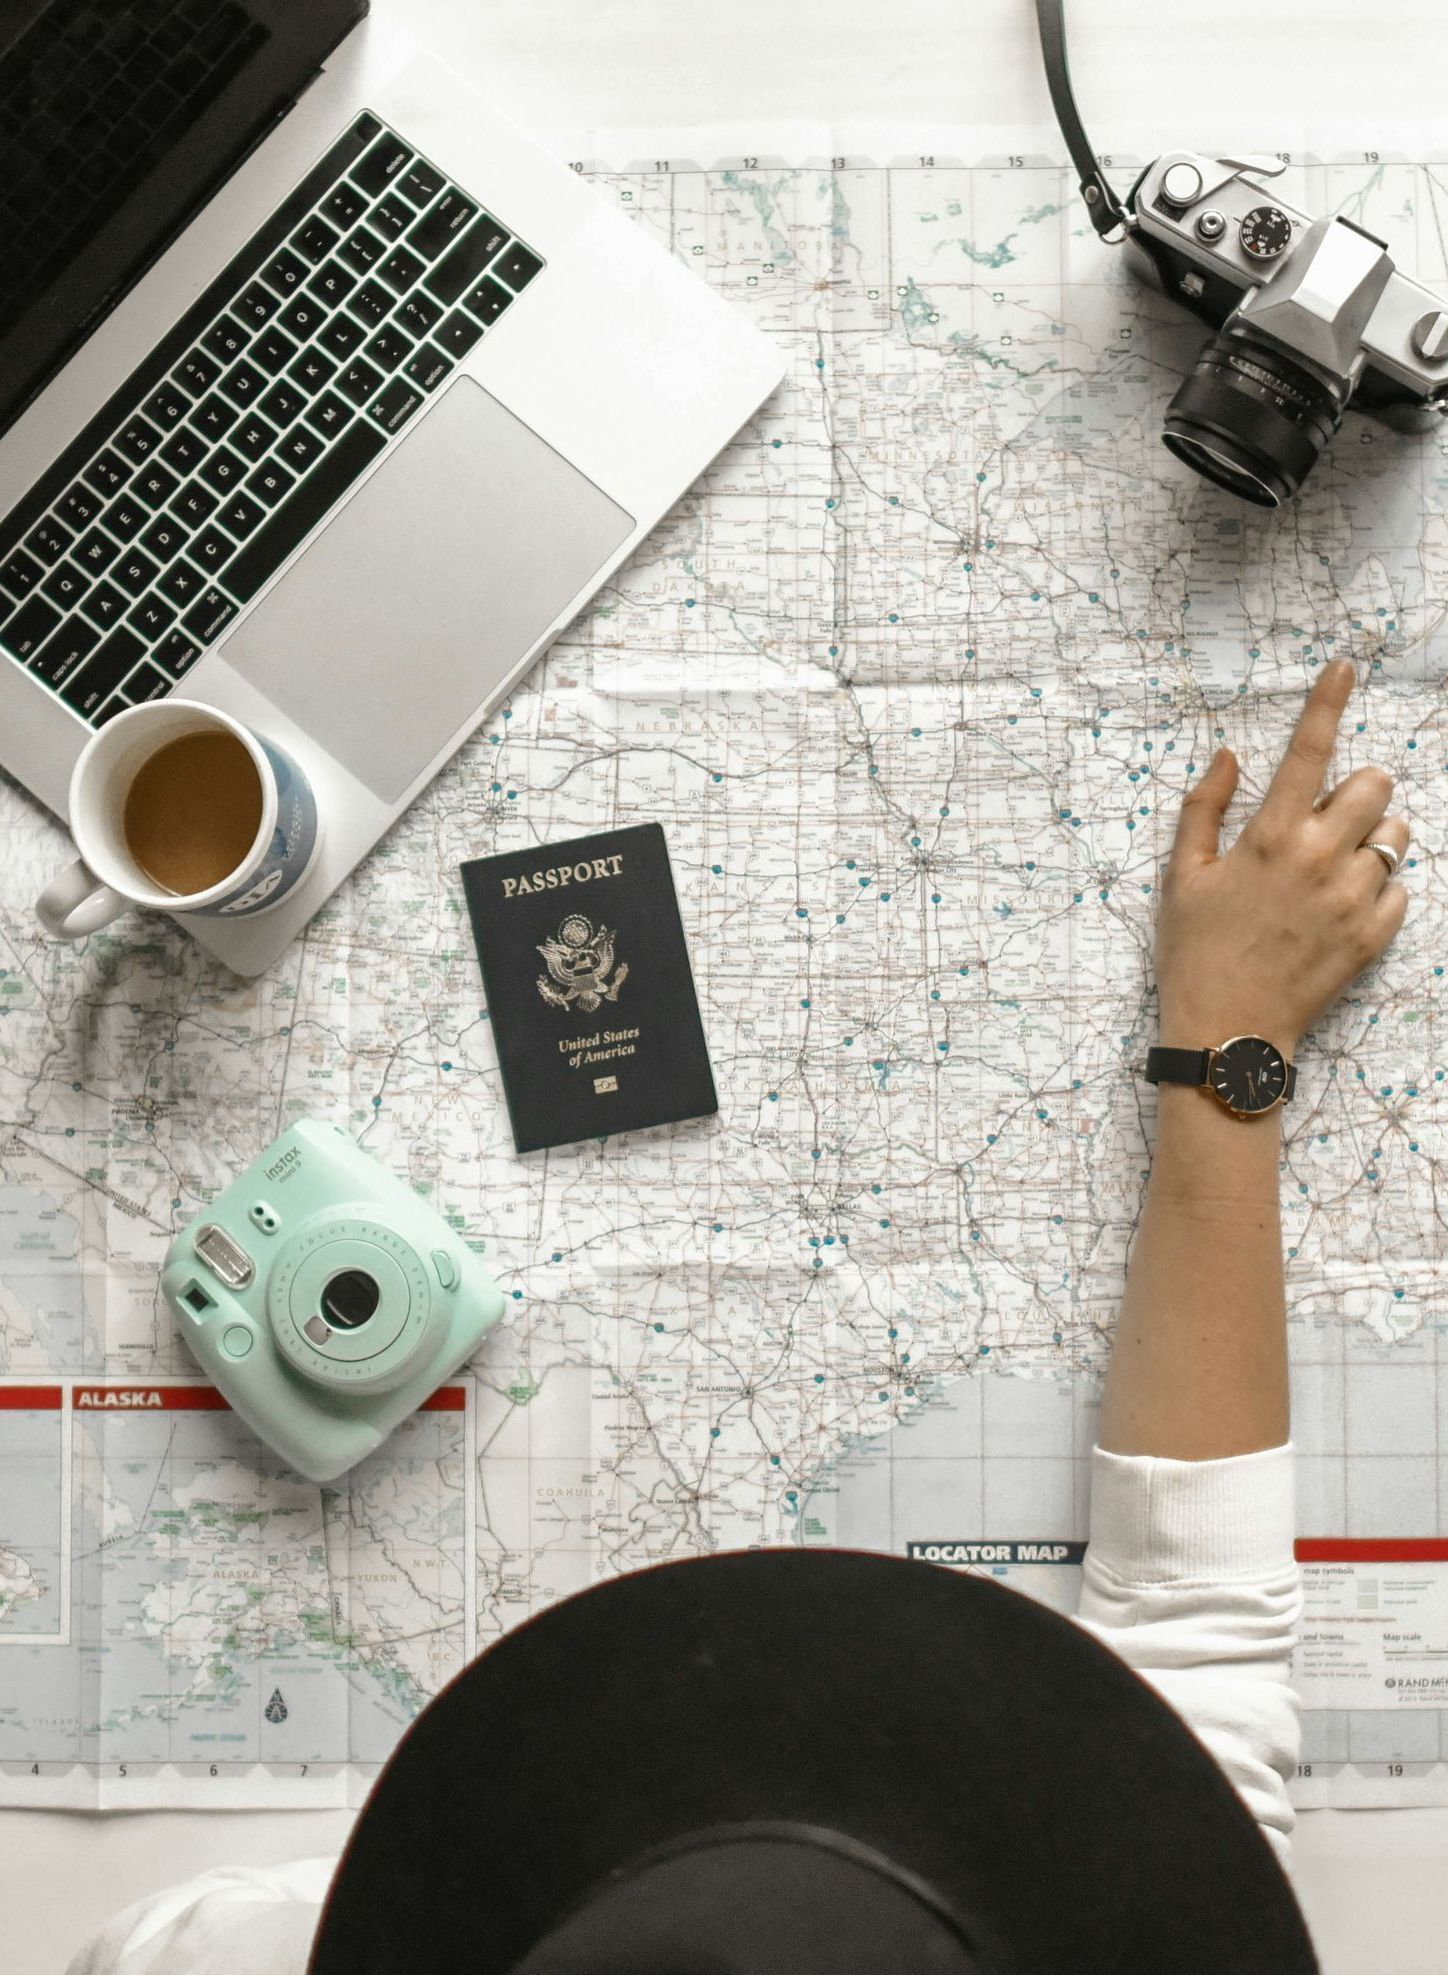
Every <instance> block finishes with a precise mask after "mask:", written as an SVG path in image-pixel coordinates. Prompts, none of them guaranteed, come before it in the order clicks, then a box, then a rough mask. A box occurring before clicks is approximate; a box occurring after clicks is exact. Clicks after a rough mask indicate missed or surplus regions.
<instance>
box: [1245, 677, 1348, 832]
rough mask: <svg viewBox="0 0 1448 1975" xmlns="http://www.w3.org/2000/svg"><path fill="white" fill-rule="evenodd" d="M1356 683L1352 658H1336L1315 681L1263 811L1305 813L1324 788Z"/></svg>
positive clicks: (1263, 802)
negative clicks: (1325, 778)
mask: <svg viewBox="0 0 1448 1975" xmlns="http://www.w3.org/2000/svg"><path fill="white" fill-rule="evenodd" d="M1354 684H1355V673H1354V670H1353V665H1352V661H1351V660H1350V659H1346V658H1336V659H1334V660H1333V662H1332V664H1331V665H1329V666H1328V667H1327V668H1326V670H1325V671H1324V672H1322V673H1321V674H1320V675H1319V676H1318V678H1317V679H1316V680H1315V681H1314V682H1313V687H1312V691H1311V692H1310V693H1309V694H1308V696H1307V704H1306V706H1305V707H1303V709H1302V714H1301V717H1300V719H1299V720H1298V722H1297V725H1296V727H1295V728H1294V729H1293V731H1292V738H1291V740H1290V741H1289V742H1288V743H1287V751H1286V753H1285V754H1284V755H1283V757H1282V760H1281V762H1280V763H1279V764H1278V768H1277V773H1276V774H1275V775H1274V776H1273V777H1272V782H1271V786H1270V787H1269V788H1268V790H1267V793H1266V795H1265V796H1264V797H1263V798H1262V812H1261V813H1262V814H1264V815H1266V814H1270V813H1271V812H1273V811H1278V812H1281V813H1283V814H1287V815H1306V814H1307V812H1308V811H1309V810H1310V809H1311V808H1312V805H1313V803H1314V802H1315V801H1316V799H1317V797H1318V795H1319V793H1320V792H1321V789H1322V778H1323V776H1324V775H1325V774H1326V773H1327V764H1328V762H1329V761H1331V759H1332V750H1333V746H1334V744H1335V743H1336V741H1337V729H1338V722H1339V721H1340V720H1341V719H1342V712H1343V708H1344V707H1345V706H1346V705H1347V703H1348V699H1349V696H1350V695H1351V693H1352V689H1353V686H1354Z"/></svg>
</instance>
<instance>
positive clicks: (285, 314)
mask: <svg viewBox="0 0 1448 1975" xmlns="http://www.w3.org/2000/svg"><path fill="white" fill-rule="evenodd" d="M327 314H328V311H327V304H326V303H325V302H319V301H317V300H316V298H315V297H314V296H312V295H296V296H294V297H293V298H292V300H291V301H290V302H288V304H287V306H286V307H285V308H284V309H283V310H282V312H281V314H280V315H279V316H278V317H277V321H278V322H279V323H280V324H281V326H282V328H283V329H285V330H286V332H287V334H288V335H289V336H295V337H296V339H297V341H298V342H299V343H305V342H306V340H307V338H308V337H309V336H315V335H316V333H317V331H318V330H319V329H320V328H321V326H322V324H323V323H324V322H325V321H326V320H327Z"/></svg>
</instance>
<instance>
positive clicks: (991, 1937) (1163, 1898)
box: [310, 1550, 1317, 1975]
mask: <svg viewBox="0 0 1448 1975" xmlns="http://www.w3.org/2000/svg"><path fill="white" fill-rule="evenodd" d="M1316 1968H1317V1962H1316V1958H1315V1956H1314V1954H1313V1951H1312V1947H1311V1944H1310V1942H1309V1939H1308V1935H1307V1930H1306V1927H1305V1925H1304V1923H1303V1920H1302V1916H1301V1913H1300V1911H1299V1909H1298V1906H1297V1903H1296V1900H1295V1899H1294V1897H1293V1894H1292V1891H1291V1888H1290V1886H1289V1884H1288V1882H1287V1880H1286V1878H1285V1876H1284V1875H1283V1873H1282V1870H1281V1868H1280V1866H1279V1865H1278V1863H1277V1860H1276V1858H1275V1856H1274V1855H1273V1853H1272V1850H1271V1848H1270V1847H1269V1845H1268V1844H1267V1842H1266V1840H1265V1839H1264V1838H1263V1836H1262V1834H1261V1832H1260V1831H1259V1830H1258V1829H1257V1827H1256V1825H1255V1824H1254V1822H1253V1820H1252V1818H1251V1816H1250V1814H1249V1813H1248V1811H1247V1810H1246V1808H1245V1807H1244V1805H1243V1804H1242V1803H1241V1801H1240V1800H1239V1798H1238V1797H1237V1795H1236V1793H1235V1791H1234V1790H1233V1789H1232V1787H1231V1785H1230V1784H1229V1783H1228V1781H1227V1779H1226V1777H1225V1775H1224V1774H1223V1773H1222V1771H1221V1770H1220V1768H1219V1767H1218V1766H1217V1764H1216V1762H1215V1761H1214V1760H1213V1758H1212V1757H1211V1756H1210V1755H1209V1754H1208V1753H1207V1752H1206V1750H1205V1749H1203V1748H1202V1746H1201V1744H1200V1743H1199V1742H1198V1741H1197V1740H1196V1738H1195V1737H1194V1736H1193V1735H1192V1734H1191V1733H1190V1731H1189V1730H1188V1729H1187V1728H1186V1726H1185V1725H1184V1724H1183V1723H1182V1721H1181V1720H1180V1719H1179V1718H1178V1717H1177V1716H1176V1715H1175V1714H1174V1713H1173V1711H1172V1710H1171V1709H1170V1708H1169V1707H1168V1706H1167V1705H1166V1704H1165V1702H1163V1701H1162V1700H1161V1699H1160V1698H1159V1697H1158V1696H1157V1695H1156V1694H1155V1693H1154V1692H1153V1691H1152V1690H1151V1689H1150V1688H1149V1687H1148V1686H1147V1685H1146V1683H1145V1682H1144V1681H1142V1680H1140V1679H1139V1678H1138V1677H1137V1676H1136V1675H1135V1674H1134V1673H1132V1672H1131V1670H1130V1669H1129V1668H1128V1667H1127V1666H1125V1665H1124V1664H1123V1663H1122V1662H1121V1661H1120V1660H1119V1659H1117V1658H1116V1656H1115V1655H1114V1654H1113V1653H1111V1652H1110V1651H1109V1650H1108V1649H1107V1648H1106V1647H1104V1646H1102V1645H1100V1644H1099V1643H1098V1642H1097V1641H1096V1640H1095V1639H1093V1638H1092V1637H1091V1636H1090V1635H1089V1634H1087V1633H1085V1632H1083V1631H1082V1630H1081V1629H1080V1628H1079V1627H1077V1626H1075V1625H1073V1624H1072V1623H1071V1621H1070V1620H1069V1619H1066V1618H1063V1617H1061V1616H1060V1615H1059V1614H1058V1613H1056V1612H1053V1611H1050V1610H1048V1609H1047V1608H1046V1607H1045V1606H1043V1605H1039V1604H1037V1603H1035V1602H1034V1601H1032V1600H1030V1599H1028V1598H1026V1597H1023V1596H1022V1595H1021V1594H1020V1593H1018V1592H1014V1591H1010V1590H1007V1589H1006V1588H1005V1587H1003V1586H1001V1585H998V1584H994V1583H992V1582H990V1581H989V1580H986V1579H981V1578H974V1577H963V1576H958V1575H956V1574H954V1573H953V1572H950V1571H947V1570H944V1569H940V1568H936V1567H934V1566H931V1565H926V1564H919V1563H907V1562H905V1561H903V1560H901V1559H895V1558H889V1557H883V1556H873V1555H865V1554H862V1553H859V1552H856V1551H840V1550H824V1551H821V1550H766V1551H757V1552H746V1553H741V1554H737V1555H726V1556H720V1557H713V1558H707V1559H700V1560H695V1561H690V1562H686V1563H677V1564H664V1565H660V1566H658V1567H657V1568H654V1569H651V1570H645V1571H640V1572H638V1573H636V1574H634V1575H632V1576H628V1577H621V1578H617V1579H613V1580H611V1581H609V1582H608V1583H605V1584H602V1585H600V1586H598V1587H597V1588H595V1589H593V1590H589V1591H584V1592H580V1593H579V1594H578V1595H577V1596H575V1597H572V1598H569V1599H567V1600H565V1601H564V1602H563V1603H561V1604H559V1605H555V1606H553V1607H552V1608H551V1609H550V1610H548V1611H546V1612H544V1613H543V1614H542V1615H541V1616H539V1617H537V1618H535V1619H532V1620H530V1621H529V1622H528V1623H527V1624H525V1625H522V1626H520V1627H518V1629H517V1630H516V1631H514V1632H511V1633H509V1634H508V1635H507V1636H506V1637H505V1638H503V1639H502V1640H500V1641H499V1642H498V1644H496V1645H495V1646H493V1647H492V1648H491V1649H490V1650H489V1651H488V1652H486V1653H484V1654H483V1655H482V1657H481V1658H480V1659H478V1660H476V1661H474V1663H473V1664H472V1665H471V1666H469V1667H468V1668H467V1669H466V1670H465V1671H464V1672H463V1673H461V1674H460V1675H459V1676H458V1678H457V1679H456V1680H454V1681H453V1682H452V1684H451V1685H450V1686H449V1687H448V1688H447V1689H446V1690H445V1691H444V1692H443V1693H441V1694H440V1695H439V1696H438V1697H437V1699H436V1700H435V1701H433V1703H432V1704H431V1706H429V1707H428V1708H427V1709H426V1710H425V1711H424V1712H423V1714H422V1715H420V1716H419V1718H418V1720H417V1721H416V1722H415V1723H414V1724H413V1726H412V1728H411V1729H410V1730H409V1731H408V1733H407V1735H406V1736H405V1737H404V1738H403V1740H402V1742H401V1743H400V1744H399V1746H398V1748H397V1750H396V1752H395V1753H394V1755H393V1757H392V1759H391V1761H390V1762H389V1763H388V1765H387V1767H386V1769H385V1770H384V1771H383V1773H382V1775H381V1776H380V1777H379V1779H378V1781H377V1784H376V1786H375V1787H374V1789H373V1791H372V1794H371V1796H370V1797H369V1799H368V1801H367V1803H366V1805H365V1807H364V1808H363V1810H362V1812H361V1815H360V1816H359V1818H358V1821H357V1824H356V1827H355V1828H354V1831H353V1834H352V1839H351V1842H350V1844H349V1845H348V1847H347V1850H346V1852H345V1853H344V1855H343V1857H342V1861H341V1864H340V1865H339V1867H338V1871H337V1875H336V1878H335V1879H334V1881H333V1884H332V1888H331V1892H330V1894H329V1897H328V1901H327V1905H326V1908H325V1910H324V1913H323V1916H322V1921H321V1925H320V1928H319V1930H318V1933H317V1938H316V1943H315V1945H314V1947H313V1951H312V1960H311V1963H310V1970H311V1975H384V1971H385V1975H401V1972H402V1971H408V1972H409V1975H410V1971H412V1970H418V1971H423V1970H426V1971H428V1975H454V1971H456V1975H867V1972H868V1975H887V1972H888V1975H897V1971H898V1975H1068V1971H1070V1972H1071V1975H1080V1972H1081V1971H1087V1972H1088V1975H1090V1972H1091V1971H1096V1970H1103V1971H1104V1970H1111V1971H1115V1972H1116V1975H1259V1972H1260V1975H1299V1971H1301V1972H1302V1975H1307V1971H1312V1970H1315V1969H1316Z"/></svg>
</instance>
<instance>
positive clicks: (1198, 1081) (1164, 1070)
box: [1146, 1044, 1297, 1104]
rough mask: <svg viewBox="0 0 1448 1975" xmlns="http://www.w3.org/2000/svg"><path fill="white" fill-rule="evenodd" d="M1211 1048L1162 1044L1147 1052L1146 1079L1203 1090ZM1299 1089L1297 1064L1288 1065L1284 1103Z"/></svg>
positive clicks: (1289, 1101) (1156, 1082)
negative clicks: (1165, 1046) (1189, 1085)
mask: <svg viewBox="0 0 1448 1975" xmlns="http://www.w3.org/2000/svg"><path fill="white" fill-rule="evenodd" d="M1211 1057H1212V1052H1211V1050H1210V1049H1163V1048H1162V1047H1161V1046H1160V1044H1158V1045H1156V1046H1155V1047H1154V1048H1151V1049H1148V1050H1147V1052H1146V1079H1147V1082H1148V1083H1154V1084H1160V1083H1166V1084H1191V1085H1192V1086H1193V1087H1194V1088H1200V1086H1201V1085H1203V1084H1205V1083H1206V1081H1207V1070H1208V1067H1209V1065H1210V1063H1211ZM1296 1088H1297V1065H1296V1064H1295V1063H1289V1064H1288V1065H1287V1088H1286V1089H1285V1090H1284V1091H1283V1093H1282V1102H1283V1103H1284V1104H1290V1103H1291V1102H1292V1093H1293V1092H1294V1091H1295V1090H1296Z"/></svg>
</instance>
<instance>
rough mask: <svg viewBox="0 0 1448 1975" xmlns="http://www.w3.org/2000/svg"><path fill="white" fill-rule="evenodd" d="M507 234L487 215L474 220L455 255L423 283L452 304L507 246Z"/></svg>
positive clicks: (437, 267) (444, 261)
mask: <svg viewBox="0 0 1448 1975" xmlns="http://www.w3.org/2000/svg"><path fill="white" fill-rule="evenodd" d="M507 240H508V236H507V234H506V233H505V232H504V230H503V228H502V227H501V226H499V224H498V222H497V221H496V220H495V219H489V217H488V215H487V214H486V213H484V214H483V215H482V217H481V218H480V219H477V220H474V222H473V224H472V225H471V226H470V227H469V228H468V230H467V232H466V233H465V234H464V235H463V237H462V239H461V240H459V242H458V244H457V245H456V246H455V247H454V248H453V250H452V252H451V253H450V254H448V255H446V256H444V258H443V259H442V260H440V261H439V262H438V264H437V266H436V267H435V268H434V269H433V271H432V273H431V274H429V275H428V276H427V277H426V278H425V279H424V281H423V284H422V285H423V287H424V288H430V289H431V290H432V292H433V294H434V295H436V296H437V298H438V300H439V301H440V302H446V303H448V304H451V303H453V302H455V301H456V300H457V299H458V297H459V295H461V294H463V293H465V292H466V290H467V289H469V288H471V286H472V285H473V283H474V282H475V281H476V280H477V278H478V276H479V275H480V274H481V273H482V271H483V269H484V268H485V267H486V266H487V265H488V263H489V261H491V260H492V259H493V258H494V257H495V255H497V254H498V253H499V252H500V250H501V249H502V248H503V247H504V246H506V244H507Z"/></svg>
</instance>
